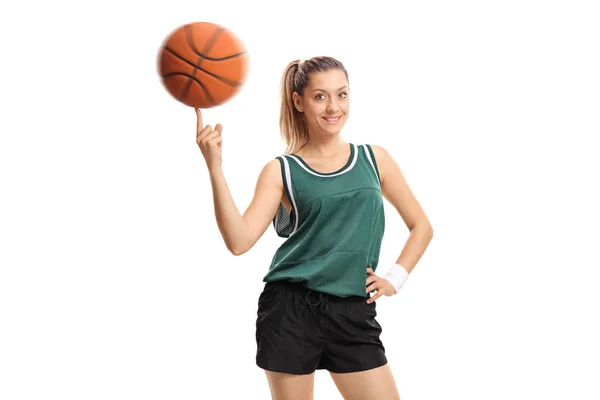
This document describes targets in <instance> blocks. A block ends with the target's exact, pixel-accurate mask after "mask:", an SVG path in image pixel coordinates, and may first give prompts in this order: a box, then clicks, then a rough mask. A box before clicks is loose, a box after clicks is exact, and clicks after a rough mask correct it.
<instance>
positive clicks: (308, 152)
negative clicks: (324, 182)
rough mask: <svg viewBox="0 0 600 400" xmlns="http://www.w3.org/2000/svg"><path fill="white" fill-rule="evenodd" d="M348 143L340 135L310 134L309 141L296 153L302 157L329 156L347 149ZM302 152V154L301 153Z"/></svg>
mask: <svg viewBox="0 0 600 400" xmlns="http://www.w3.org/2000/svg"><path fill="white" fill-rule="evenodd" d="M347 149H348V143H347V142H345V141H343V140H342V138H341V137H340V135H334V136H320V137H315V135H312V136H311V135H309V138H308V141H307V142H306V143H305V144H304V146H302V147H301V148H300V149H299V151H298V152H296V154H298V155H299V156H301V157H319V158H320V157H323V158H329V157H333V156H334V155H336V154H338V153H340V152H343V151H346V150H347ZM299 153H302V154H299Z"/></svg>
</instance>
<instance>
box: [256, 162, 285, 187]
mask: <svg viewBox="0 0 600 400" xmlns="http://www.w3.org/2000/svg"><path fill="white" fill-rule="evenodd" d="M259 180H264V181H268V182H271V183H273V184H276V185H283V179H282V177H281V162H280V160H279V158H274V159H272V160H270V161H269V162H268V163H266V164H265V165H264V166H263V168H262V170H261V171H260V176H259Z"/></svg>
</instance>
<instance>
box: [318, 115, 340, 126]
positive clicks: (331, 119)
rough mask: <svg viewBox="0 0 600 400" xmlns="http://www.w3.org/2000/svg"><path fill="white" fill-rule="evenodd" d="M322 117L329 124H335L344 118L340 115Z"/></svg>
mask: <svg viewBox="0 0 600 400" xmlns="http://www.w3.org/2000/svg"><path fill="white" fill-rule="evenodd" d="M321 118H323V120H324V121H325V122H327V123H328V124H331V125H335V124H337V123H338V122H340V120H341V119H342V116H341V115H340V116H337V117H321Z"/></svg>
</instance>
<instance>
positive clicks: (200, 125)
mask: <svg viewBox="0 0 600 400" xmlns="http://www.w3.org/2000/svg"><path fill="white" fill-rule="evenodd" d="M196 117H197V118H198V122H197V123H196V134H198V133H200V131H201V130H202V128H203V127H204V124H203V122H202V111H200V109H199V108H196Z"/></svg>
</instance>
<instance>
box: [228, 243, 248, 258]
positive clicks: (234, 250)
mask: <svg viewBox="0 0 600 400" xmlns="http://www.w3.org/2000/svg"><path fill="white" fill-rule="evenodd" d="M227 250H229V252H230V253H231V254H233V255H234V256H241V255H242V254H244V253H246V252H247V251H248V250H250V247H248V246H240V245H238V246H233V245H227Z"/></svg>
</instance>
